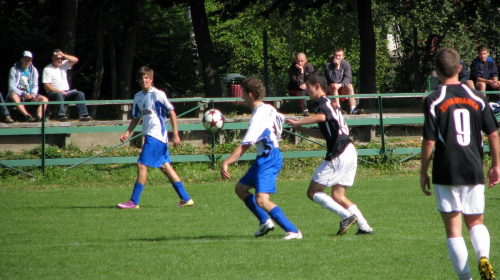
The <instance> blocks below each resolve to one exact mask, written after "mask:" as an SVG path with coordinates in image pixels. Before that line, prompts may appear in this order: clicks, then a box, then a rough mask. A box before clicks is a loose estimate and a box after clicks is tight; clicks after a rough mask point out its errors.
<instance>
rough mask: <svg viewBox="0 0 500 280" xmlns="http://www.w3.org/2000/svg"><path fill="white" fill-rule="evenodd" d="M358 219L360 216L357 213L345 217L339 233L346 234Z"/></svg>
mask: <svg viewBox="0 0 500 280" xmlns="http://www.w3.org/2000/svg"><path fill="white" fill-rule="evenodd" d="M357 220H358V217H356V215H354V214H352V215H351V216H350V217H348V218H345V219H343V220H342V221H341V222H340V228H339V231H338V232H337V235H344V234H345V233H346V232H347V230H348V229H349V228H350V227H351V226H352V224H354V223H355V222H356V221H357Z"/></svg>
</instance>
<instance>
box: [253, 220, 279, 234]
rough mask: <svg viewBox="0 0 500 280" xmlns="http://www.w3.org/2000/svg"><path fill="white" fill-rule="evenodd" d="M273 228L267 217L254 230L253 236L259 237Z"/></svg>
mask: <svg viewBox="0 0 500 280" xmlns="http://www.w3.org/2000/svg"><path fill="white" fill-rule="evenodd" d="M273 230H274V224H273V221H272V220H271V219H267V221H266V222H265V223H262V224H260V225H259V229H258V230H257V231H256V232H255V237H260V236H264V235H266V234H268V233H269V232H270V231H273Z"/></svg>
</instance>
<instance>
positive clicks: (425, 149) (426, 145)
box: [420, 139, 435, 195]
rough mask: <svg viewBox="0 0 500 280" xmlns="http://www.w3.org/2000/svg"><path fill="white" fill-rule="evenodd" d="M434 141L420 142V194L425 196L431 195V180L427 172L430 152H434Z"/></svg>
mask: <svg viewBox="0 0 500 280" xmlns="http://www.w3.org/2000/svg"><path fill="white" fill-rule="evenodd" d="M434 144H435V141H434V140H427V139H423V140H422V152H421V160H420V187H421V188H422V192H424V193H425V194H426V195H431V192H430V189H431V180H430V178H429V175H428V174H427V171H428V170H429V165H430V164H431V159H432V151H433V150H434Z"/></svg>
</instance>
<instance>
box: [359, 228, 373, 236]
mask: <svg viewBox="0 0 500 280" xmlns="http://www.w3.org/2000/svg"><path fill="white" fill-rule="evenodd" d="M365 234H367V235H373V229H369V230H364V229H358V232H356V235H365Z"/></svg>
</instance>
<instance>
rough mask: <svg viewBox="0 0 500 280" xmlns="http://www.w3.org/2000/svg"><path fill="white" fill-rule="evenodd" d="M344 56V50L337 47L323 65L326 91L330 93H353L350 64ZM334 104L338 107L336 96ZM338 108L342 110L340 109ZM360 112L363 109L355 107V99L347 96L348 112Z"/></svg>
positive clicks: (336, 94)
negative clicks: (326, 84)
mask: <svg viewBox="0 0 500 280" xmlns="http://www.w3.org/2000/svg"><path fill="white" fill-rule="evenodd" d="M344 57H345V54H344V50H343V49H341V48H337V49H335V52H334V54H333V55H332V56H330V57H329V58H328V62H327V63H326V65H325V77H326V81H327V83H328V93H329V94H330V95H335V96H338V95H339V94H343V95H344V94H348V95H354V87H353V86H352V70H351V64H350V63H349V62H348V61H347V60H345V59H344ZM335 104H336V106H337V107H339V108H340V102H339V99H338V98H335ZM340 110H341V111H342V112H344V111H343V110H342V109H340ZM362 113H364V110H363V109H358V108H356V100H354V97H349V114H362Z"/></svg>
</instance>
